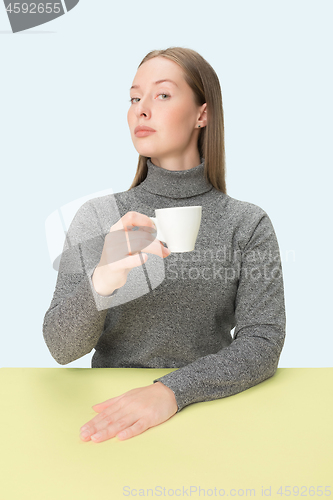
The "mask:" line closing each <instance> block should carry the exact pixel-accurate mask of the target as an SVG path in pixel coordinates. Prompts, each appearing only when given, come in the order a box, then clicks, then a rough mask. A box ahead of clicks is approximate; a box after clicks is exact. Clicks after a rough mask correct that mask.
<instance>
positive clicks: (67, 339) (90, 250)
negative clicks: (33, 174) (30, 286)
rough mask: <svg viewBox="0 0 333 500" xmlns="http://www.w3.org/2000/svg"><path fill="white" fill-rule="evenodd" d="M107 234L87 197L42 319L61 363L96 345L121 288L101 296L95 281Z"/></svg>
mask: <svg viewBox="0 0 333 500" xmlns="http://www.w3.org/2000/svg"><path fill="white" fill-rule="evenodd" d="M104 237H105V236H104V234H103V231H102V229H101V226H100V224H99V221H98V218H97V214H96V211H95V210H94V209H93V206H92V204H91V200H88V201H87V202H86V203H84V204H83V205H82V206H81V207H80V208H79V210H78V211H77V213H76V214H75V217H74V219H73V221H72V223H71V225H70V227H69V230H68V232H67V234H66V241H65V244H64V247H63V252H62V254H61V260H60V264H59V271H58V277H57V282H56V287H55V291H54V294H53V298H52V301H51V304H50V307H49V309H48V310H47V311H46V314H45V316H44V322H43V336H44V340H45V342H46V345H47V347H48V349H49V351H50V353H51V355H52V356H53V358H54V359H55V360H56V361H57V362H58V363H59V364H61V365H66V364H67V363H70V362H72V361H74V360H76V359H78V358H81V357H82V356H84V355H85V354H88V353H89V352H90V351H91V350H92V349H93V348H94V347H95V345H96V344H97V341H98V339H99V337H100V335H101V333H102V332H103V328H104V322H105V318H106V315H107V311H108V308H109V307H110V305H111V304H112V299H113V297H114V295H115V294H116V293H117V291H118V289H116V290H115V291H114V292H113V293H112V294H111V295H109V296H102V295H99V294H98V293H97V292H96V290H95V289H94V286H93V283H92V279H91V278H92V275H93V273H94V270H95V268H96V266H97V264H98V262H99V260H100V256H101V254H102V250H103V245H104Z"/></svg>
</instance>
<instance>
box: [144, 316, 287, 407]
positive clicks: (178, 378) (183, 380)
mask: <svg viewBox="0 0 333 500" xmlns="http://www.w3.org/2000/svg"><path fill="white" fill-rule="evenodd" d="M247 329H251V334H248V335H247V334H246V332H245V330H246V329H244V331H243V336H242V335H239V337H238V338H237V339H236V340H234V341H233V342H232V343H231V344H230V346H228V347H226V348H224V349H222V350H221V351H219V352H217V353H215V354H209V355H207V356H204V357H202V358H199V359H198V360H196V361H194V362H193V363H191V364H189V365H187V366H185V367H183V368H179V369H178V370H175V371H174V372H171V373H169V374H167V375H164V376H163V377H160V378H158V379H155V380H154V382H155V381H157V380H158V381H160V382H162V383H163V384H165V385H166V386H167V387H169V388H170V389H171V390H173V392H174V393H175V396H176V400H177V405H178V408H179V409H178V411H180V410H181V409H183V408H184V407H185V406H187V405H189V404H192V403H198V402H203V401H212V400H215V399H220V398H224V397H226V396H232V395H233V394H237V393H239V392H242V391H244V390H246V389H249V388H250V387H253V386H255V385H257V384H259V383H260V382H263V381H264V380H266V379H268V378H269V377H271V376H273V375H274V373H275V372H276V369H277V366H278V361H279V357H280V354H281V350H282V347H283V344H284V336H285V334H284V329H283V328H281V329H280V328H277V327H276V326H274V325H263V326H262V325H261V326H260V327H259V326H258V325H254V326H253V327H250V326H249V327H247Z"/></svg>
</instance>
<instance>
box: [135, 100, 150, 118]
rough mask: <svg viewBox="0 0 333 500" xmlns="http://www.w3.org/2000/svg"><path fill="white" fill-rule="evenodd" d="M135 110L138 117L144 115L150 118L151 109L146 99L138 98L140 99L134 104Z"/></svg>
mask: <svg viewBox="0 0 333 500" xmlns="http://www.w3.org/2000/svg"><path fill="white" fill-rule="evenodd" d="M135 111H136V113H137V116H138V117H141V116H146V117H147V118H150V115H151V110H150V107H149V105H148V104H147V99H140V101H139V102H138V103H137V104H136V106H135Z"/></svg>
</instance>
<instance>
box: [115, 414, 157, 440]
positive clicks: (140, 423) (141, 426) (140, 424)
mask: <svg viewBox="0 0 333 500" xmlns="http://www.w3.org/2000/svg"><path fill="white" fill-rule="evenodd" d="M147 429H149V425H148V424H147V423H146V422H145V421H144V420H142V419H139V420H137V421H136V422H135V423H134V424H133V425H131V426H130V427H128V428H127V429H124V430H122V431H120V432H119V433H118V434H117V438H118V439H119V440H120V441H124V440H125V439H130V438H132V437H134V436H138V435H139V434H142V433H143V432H145V431H146V430H147Z"/></svg>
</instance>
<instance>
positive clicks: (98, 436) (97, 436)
mask: <svg viewBox="0 0 333 500" xmlns="http://www.w3.org/2000/svg"><path fill="white" fill-rule="evenodd" d="M100 437H102V434H100V433H99V432H97V434H94V435H93V436H91V439H99V438H100Z"/></svg>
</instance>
